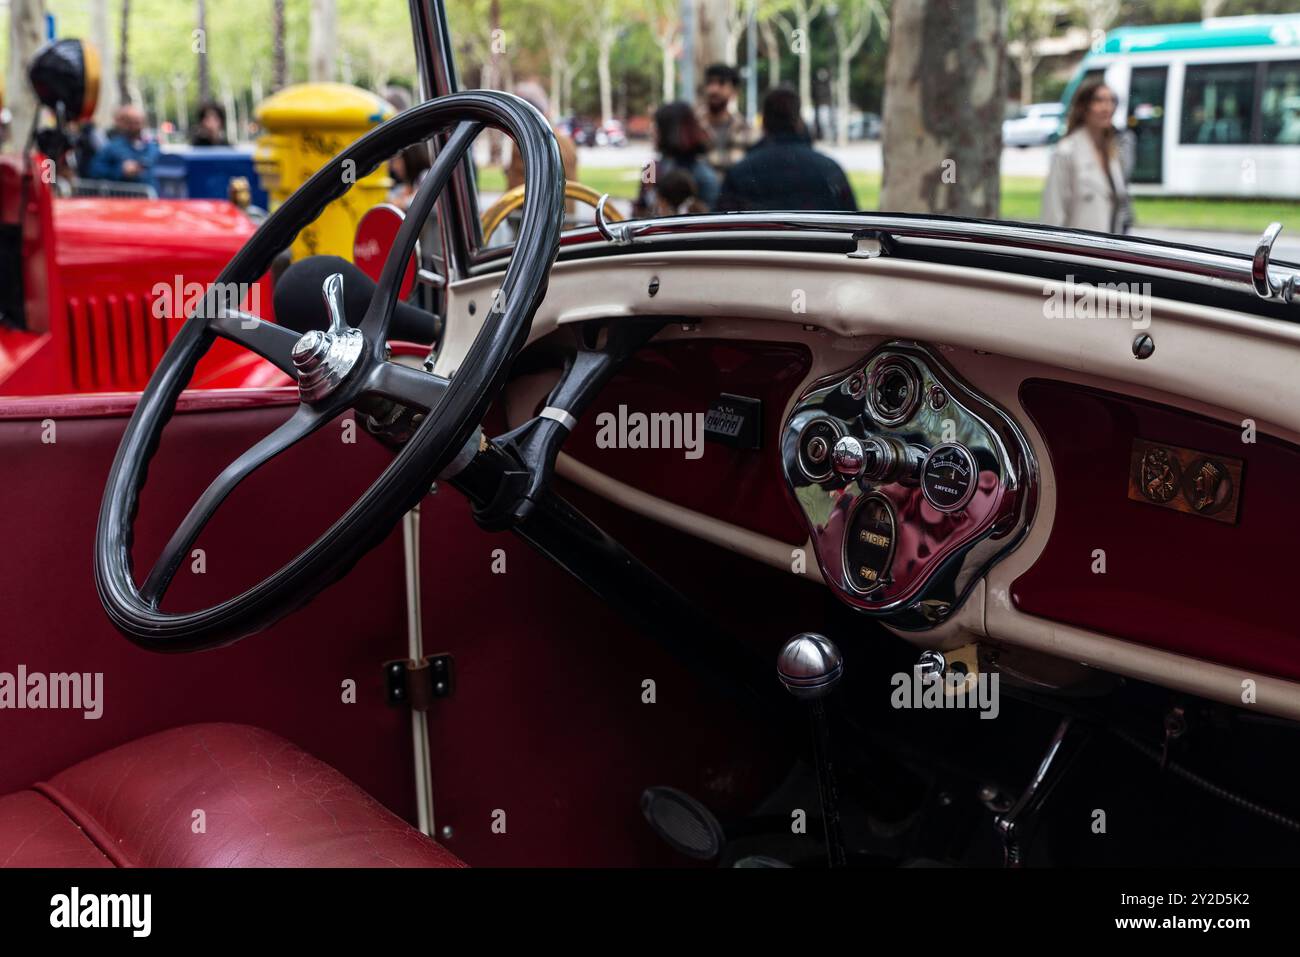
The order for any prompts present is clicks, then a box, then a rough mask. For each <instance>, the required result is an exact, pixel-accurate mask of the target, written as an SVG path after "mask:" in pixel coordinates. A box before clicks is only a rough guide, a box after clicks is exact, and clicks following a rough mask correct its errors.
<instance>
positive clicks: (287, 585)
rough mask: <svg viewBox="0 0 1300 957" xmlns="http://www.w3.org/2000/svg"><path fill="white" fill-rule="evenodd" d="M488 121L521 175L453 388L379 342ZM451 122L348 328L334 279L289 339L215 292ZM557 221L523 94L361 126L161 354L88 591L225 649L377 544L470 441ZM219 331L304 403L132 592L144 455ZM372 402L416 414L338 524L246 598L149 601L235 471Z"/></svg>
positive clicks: (193, 642)
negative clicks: (477, 325)
mask: <svg viewBox="0 0 1300 957" xmlns="http://www.w3.org/2000/svg"><path fill="white" fill-rule="evenodd" d="M484 126H492V127H495V128H497V129H500V130H502V131H504V132H505V133H507V134H508V135H509V136H510V137H511V138H512V139H513V140H514V142H515V144H516V146H517V148H518V149H519V150H520V151H521V153H522V155H523V161H524V176H525V183H526V184H527V191H526V196H525V200H524V211H523V222H522V226H521V229H520V233H519V241H518V243H517V244H516V247H515V252H514V255H513V257H512V258H511V260H510V264H509V266H508V268H507V269H506V274H505V277H504V279H503V280H502V282H501V287H500V291H499V293H498V294H497V295H496V296H495V297H494V298H493V301H492V305H491V307H490V308H489V309H488V312H487V315H486V316H485V317H484V321H483V326H482V329H481V330H480V331H479V333H478V336H477V338H476V339H475V340H474V343H473V345H472V346H471V348H470V350H469V352H468V353H467V355H466V356H465V359H464V361H463V362H462V363H461V365H460V368H459V369H458V371H457V373H456V375H455V377H454V378H453V379H452V380H450V381H448V380H447V379H443V378H441V377H439V376H435V375H431V374H428V373H425V372H422V371H419V370H416V369H412V368H410V367H408V366H402V365H398V364H395V363H393V362H390V361H388V360H386V358H385V346H386V342H387V337H388V328H389V324H390V322H391V321H392V317H393V312H394V309H395V307H396V303H397V299H398V291H399V289H400V287H401V280H402V278H403V273H404V271H405V269H406V266H407V263H408V260H409V259H410V256H411V254H412V252H413V250H414V248H415V241H416V239H417V237H418V235H419V232H420V229H421V227H422V225H423V223H424V221H425V220H426V219H427V218H428V216H429V214H430V213H431V212H432V210H433V206H434V203H435V201H436V200H437V198H438V195H439V194H440V193H441V192H442V189H443V188H444V186H445V185H446V183H447V180H448V179H449V178H450V176H451V174H452V171H453V170H454V169H455V167H456V165H457V164H458V163H459V162H460V161H461V160H462V158H463V157H464V155H465V150H466V149H467V148H468V147H469V145H470V143H471V142H473V140H474V138H475V137H476V136H477V135H478V133H479V132H480V131H481V130H482V129H483V127H484ZM448 128H451V132H450V135H449V136H448V138H447V140H446V141H445V143H444V145H443V146H442V148H441V150H440V151H439V153H438V157H437V160H436V162H435V163H434V164H433V167H432V169H430V170H429V172H428V173H427V174H426V176H425V179H424V181H423V183H422V184H421V185H420V186H419V188H418V190H417V191H416V195H415V197H414V199H413V200H412V202H411V205H410V208H409V210H408V215H407V218H406V221H405V222H404V223H403V225H402V228H401V230H400V231H399V232H398V235H397V239H396V241H395V242H394V245H393V249H392V250H391V251H390V252H389V255H388V259H387V260H386V262H385V263H384V268H383V271H382V273H381V275H380V278H379V283H378V286H377V288H376V289H375V294H374V296H373V298H372V299H371V300H370V305H369V307H368V308H367V310H366V313H365V317H364V318H363V319H362V320H361V323H360V325H359V326H358V327H357V328H350V327H349V326H348V324H347V320H346V316H345V315H344V313H343V296H342V289H341V278H340V277H338V276H334V277H331V279H329V280H327V281H326V283H325V287H326V288H325V290H324V295H325V298H326V303H327V306H328V308H329V311H330V314H331V315H330V318H331V326H330V330H329V331H328V332H321V331H317V330H313V331H310V332H307V333H306V334H305V335H300V334H299V333H297V332H292V331H290V330H288V329H286V328H284V327H282V326H278V325H275V324H273V323H269V322H265V321H263V320H261V319H258V318H255V317H252V316H249V315H246V314H243V313H240V312H238V311H237V309H236V308H232V307H231V305H230V304H229V303H224V302H222V301H221V297H220V296H219V293H218V292H217V290H220V289H223V288H239V287H231V286H228V285H226V284H228V283H252V282H255V281H257V280H258V278H259V277H261V276H262V275H263V274H264V273H265V272H266V270H267V269H268V268H269V267H270V265H271V261H272V259H273V258H274V257H275V256H276V255H277V254H278V253H279V252H280V251H281V250H282V249H284V248H286V247H288V246H289V244H290V243H292V242H293V240H294V237H296V236H297V234H298V232H299V231H300V230H301V229H302V228H303V227H305V226H307V225H308V224H310V223H311V222H312V221H313V220H314V219H315V218H316V217H317V215H319V213H320V212H321V210H322V209H324V207H325V206H326V205H327V204H329V203H330V202H332V201H333V200H335V199H337V198H338V197H339V196H341V195H343V194H344V193H345V192H347V190H348V188H349V186H350V184H351V183H354V182H356V181H357V180H358V179H359V178H361V177H363V176H366V175H367V174H369V173H370V172H371V171H373V170H374V169H375V168H377V167H378V165H379V164H380V163H382V162H385V161H387V159H388V158H389V157H390V156H392V155H393V154H394V153H396V152H397V151H398V150H400V149H403V148H405V147H407V146H410V145H412V144H415V143H418V142H421V141H423V140H427V139H428V138H430V137H431V136H433V135H434V134H435V133H438V132H441V131H444V130H447V129H448ZM563 217H564V168H563V166H562V165H561V162H560V152H559V148H558V146H557V145H556V141H555V136H554V134H553V133H552V132H551V128H550V126H549V125H548V124H547V122H546V120H545V119H544V118H543V117H542V115H541V114H540V113H539V112H537V110H536V109H534V108H533V107H532V106H529V105H528V104H527V103H525V102H524V101H523V100H521V99H519V98H518V97H515V96H511V95H509V94H505V93H497V92H490V91H479V92H469V93H457V94H453V95H451V96H446V97H443V98H441V99H438V100H433V101H430V102H428V103H423V104H421V105H419V106H416V107H413V108H412V109H410V110H407V111H406V112H404V113H401V114H399V115H398V116H395V117H393V118H392V119H391V120H389V121H388V122H386V123H384V124H382V125H380V126H378V127H376V128H375V129H373V130H371V131H370V132H369V133H367V134H366V135H365V136H363V137H362V138H361V139H359V140H357V141H356V142H355V143H354V144H352V146H350V147H348V149H346V150H345V151H344V152H342V153H340V154H339V155H338V156H336V157H335V158H334V159H333V160H332V161H331V162H330V163H329V164H327V165H326V166H325V167H323V168H322V169H321V170H320V171H319V172H317V173H316V174H315V175H314V176H312V177H311V179H309V180H308V181H307V182H306V183H304V184H303V185H302V187H301V188H300V189H298V190H297V191H296V192H295V193H294V194H293V195H292V196H290V197H289V199H288V200H286V201H285V202H284V204H283V205H282V206H281V207H280V208H279V209H277V210H276V211H275V212H274V213H273V214H272V215H271V216H270V217H269V218H268V219H267V220H266V221H265V222H264V223H263V224H262V226H261V227H260V228H259V229H258V230H257V232H256V233H254V234H253V236H252V237H251V238H250V239H249V241H248V243H247V245H245V246H244V248H243V249H241V250H240V251H239V252H238V253H237V254H236V255H235V257H234V258H233V259H232V260H231V261H230V264H229V265H228V266H226V268H225V270H224V271H223V272H222V273H221V275H220V277H218V280H217V284H216V285H215V286H214V292H213V293H210V294H209V296H208V298H207V299H206V300H205V301H204V303H203V305H202V307H201V308H200V309H199V310H197V311H196V312H195V313H194V314H192V315H191V316H190V317H189V318H188V319H187V321H186V322H185V324H184V326H182V328H181V330H180V331H179V333H178V334H177V336H176V338H175V340H173V342H172V344H171V345H170V346H169V347H168V349H167V352H166V354H165V355H164V356H163V358H162V361H161V363H160V364H159V366H158V368H157V369H156V370H155V371H154V374H153V377H152V378H151V379H150V380H149V385H148V386H147V387H146V388H145V390H144V394H143V395H142V396H141V398H140V402H139V404H138V405H137V406H136V409H135V413H134V414H133V415H132V416H131V420H130V422H128V423H127V427H126V433H125V435H123V437H122V443H121V445H120V446H119V447H118V450H117V457H116V458H115V459H114V460H113V467H112V470H111V471H110V473H109V476H108V484H107V486H106V488H105V489H104V500H103V502H102V504H101V506H100V511H99V525H98V528H97V530H96V536H95V584H96V587H97V588H98V590H99V598H100V601H101V602H102V603H103V605H104V610H105V611H106V612H107V613H108V617H109V619H110V620H111V621H112V623H113V624H114V625H115V626H116V627H117V629H118V630H119V631H121V632H122V634H124V635H125V636H126V637H127V638H129V639H131V640H132V641H133V642H135V643H136V644H138V645H140V646H142V647H145V648H148V649H151V650H154V651H173V652H174V651H194V650H197V649H201V648H211V647H215V646H218V645H223V644H229V643H231V642H234V641H237V640H238V639H240V638H243V637H245V636H247V635H250V634H253V633H254V632H257V631H260V630H261V629H263V628H265V627H266V626H268V625H270V624H271V623H272V622H274V621H276V620H278V619H279V618H281V617H283V616H284V615H286V614H288V613H289V612H291V611H294V610H295V609H297V608H299V607H301V606H302V605H304V604H306V603H307V602H308V601H310V600H311V599H312V598H313V597H315V595H316V594H317V593H319V592H320V591H322V590H323V589H324V588H325V587H327V586H328V585H330V584H332V583H333V582H335V581H337V580H338V579H339V578H341V577H342V576H343V575H344V574H346V573H347V571H348V570H349V569H351V568H352V566H353V565H354V564H355V563H356V562H357V560H358V559H360V558H361V556H362V555H364V554H365V553H366V552H367V551H369V550H370V549H371V548H374V547H375V546H376V545H378V544H379V543H380V542H381V541H382V540H383V539H384V538H385V536H387V535H388V533H389V532H390V531H391V530H392V528H393V527H394V526H395V525H396V524H397V522H398V521H400V519H401V517H402V515H403V514H405V513H406V512H407V511H408V510H409V509H410V508H412V507H413V506H414V505H415V504H416V503H417V502H419V501H420V499H421V498H422V497H423V496H424V495H425V494H426V493H427V491H428V489H429V486H430V484H431V483H432V482H433V480H434V479H435V478H436V477H437V476H438V475H439V474H440V473H441V472H442V471H443V470H444V469H445V468H447V466H448V465H449V464H450V463H451V462H452V461H453V459H455V458H456V457H457V456H458V455H459V454H460V453H461V452H462V451H463V450H465V449H466V446H467V443H468V442H469V441H470V439H471V437H472V436H473V435H474V433H475V430H476V429H477V427H478V424H479V421H480V420H481V419H482V417H483V414H484V412H485V411H486V410H487V407H488V405H489V403H490V402H491V401H492V399H493V397H494V396H495V395H496V394H497V392H498V391H499V390H500V388H501V386H502V384H503V383H504V380H505V377H506V375H507V373H508V372H509V368H510V364H511V361H512V360H513V359H514V357H515V356H516V355H517V354H518V352H519V350H520V349H521V348H523V345H524V343H525V342H526V341H527V338H528V332H529V329H530V327H531V324H532V319H533V315H534V313H535V312H536V311H537V307H538V306H539V305H540V304H541V301H542V298H543V296H544V295H545V293H546V285H547V280H548V277H549V274H550V267H551V264H552V263H553V262H554V261H555V256H556V253H557V252H558V249H559V237H560V228H561V224H562V221H563ZM236 305H237V304H236ZM217 336H220V337H223V338H226V339H230V340H232V341H234V342H238V343H239V344H240V345H242V346H244V347H245V348H248V349H250V350H252V351H253V352H255V353H257V354H258V355H260V356H262V357H263V358H265V359H267V360H269V361H270V362H272V363H274V364H275V365H276V366H278V367H279V368H280V369H282V370H283V371H284V372H286V373H288V374H289V375H292V376H295V377H296V378H297V379H298V387H299V393H300V394H299V404H298V407H297V409H296V410H295V411H294V413H293V415H292V416H290V418H289V419H288V420H287V421H286V422H285V423H284V424H282V425H281V426H279V427H278V428H277V429H275V430H274V431H272V432H271V433H270V434H269V435H267V436H266V437H265V438H264V439H262V440H261V441H260V442H258V443H257V444H255V445H254V446H253V447H252V448H250V449H249V450H248V451H247V452H245V453H244V454H243V455H241V456H240V457H239V458H237V459H236V460H235V461H234V462H232V463H231V464H230V465H229V466H227V467H226V468H225V469H224V470H223V471H222V472H221V474H220V475H218V476H217V478H216V479H214V480H213V482H212V484H211V485H209V486H208V488H207V489H206V490H205V491H204V492H203V494H202V495H201V496H200V497H199V499H198V501H197V502H195V504H194V506H193V507H192V508H191V509H190V511H189V514H188V515H186V517H185V519H184V520H183V521H182V522H181V524H180V526H179V527H178V528H177V529H176V531H175V533H174V534H173V535H172V536H171V539H170V540H169V541H168V542H167V544H166V546H165V547H164V548H163V550H162V554H161V555H160V556H159V558H158V560H157V562H156V564H155V565H154V566H153V569H152V570H151V571H150V572H149V575H148V577H147V578H146V579H145V581H144V584H143V585H142V586H139V587H137V586H136V583H135V578H134V575H133V573H132V562H131V543H132V526H133V522H134V519H135V514H136V509H137V506H138V503H139V495H140V490H141V488H142V487H143V485H144V481H145V476H146V473H147V471H148V466H149V461H150V459H151V458H152V457H153V454H154V452H155V450H156V449H157V447H158V442H159V439H160V437H161V434H162V430H163V426H164V425H165V424H166V423H167V420H168V419H170V418H171V416H172V413H173V412H174V410H175V407H176V400H177V398H178V396H179V395H180V393H181V390H183V389H184V388H185V386H186V385H188V383H189V380H190V376H191V375H192V373H193V371H194V367H195V365H196V363H197V362H198V361H199V359H200V358H202V356H203V355H204V353H205V352H207V350H208V348H209V347H210V346H211V345H212V343H213V342H214V341H215V338H216V337H217ZM376 396H378V397H381V398H383V399H387V400H390V401H393V402H396V403H399V404H401V405H403V406H407V407H409V408H419V409H422V410H425V413H426V414H425V415H424V418H423V419H422V420H421V421H420V424H419V426H418V427H417V428H416V429H415V431H414V433H413V434H412V435H411V437H410V439H409V440H408V441H407V442H406V444H405V445H404V446H403V447H402V448H401V450H400V451H399V452H398V453H397V455H396V457H395V458H394V459H393V461H392V462H391V463H390V464H389V466H388V467H387V468H386V469H385V470H384V472H383V473H382V474H381V475H380V476H379V477H378V478H377V479H376V480H375V481H374V483H373V484H372V485H371V486H370V487H369V488H368V489H367V490H366V491H365V492H364V493H363V494H362V496H361V497H360V498H359V499H358V500H357V501H356V502H355V503H353V505H352V506H351V507H350V508H349V509H348V510H347V512H345V513H344V514H343V516H342V517H340V518H339V519H338V521H336V522H335V523H334V524H333V525H332V526H330V528H329V529H328V530H327V531H326V532H325V533H324V534H323V535H322V536H321V537H320V538H319V539H317V540H316V541H315V542H313V543H312V544H311V545H310V546H308V547H307V548H306V549H305V550H304V551H303V552H302V553H301V554H299V555H298V556H297V557H296V558H294V559H293V560H292V561H290V562H289V563H288V564H287V565H285V566H283V567H282V568H280V570H279V571H277V572H275V573H274V574H272V575H271V576H270V577H268V578H266V579H264V580H263V581H261V582H260V583H258V584H257V585H255V586H253V587H252V588H250V589H248V590H247V591H245V592H244V593H243V594H241V595H237V596H235V597H233V598H230V599H228V600H226V601H223V602H221V603H220V604H218V605H213V606H211V607H209V608H204V609H202V610H200V611H192V612H185V613H179V614H170V613H165V612H162V611H160V610H159V603H160V602H161V601H162V598H163V595H164V594H165V592H166V590H167V587H168V585H169V584H170V583H171V580H172V577H173V576H174V574H175V573H176V570H177V568H178V567H179V566H180V564H181V562H182V561H184V560H185V557H186V555H187V554H188V553H189V550H190V547H191V546H192V544H193V543H194V541H195V539H197V538H198V535H199V533H200V532H201V531H202V530H203V528H204V526H205V525H206V524H207V523H208V521H209V519H211V518H212V515H213V514H214V513H215V511H216V510H217V507H218V506H219V505H220V504H221V502H222V501H223V500H224V499H225V498H226V496H227V495H229V494H230V492H231V491H232V490H233V489H234V488H235V487H236V486H237V485H238V484H239V483H240V482H241V481H242V480H243V479H244V478H246V477H247V476H248V475H249V474H250V473H252V472H253V471H254V470H255V469H257V468H258V467H260V466H261V465H263V464H264V463H266V462H267V461H269V460H270V459H272V458H273V457H275V456H276V455H279V454H280V453H281V452H283V451H285V450H286V449H288V448H289V447H290V446H292V445H294V444H295V443H296V442H298V441H300V440H302V439H303V438H305V437H306V436H308V435H310V434H311V433H313V432H315V431H316V430H317V429H319V428H320V427H321V426H323V425H325V424H326V423H328V422H330V421H331V420H332V419H334V418H335V417H337V416H338V415H340V414H342V413H343V412H345V411H346V410H347V409H348V408H351V407H354V406H355V405H356V404H357V403H358V402H365V401H373V400H374V397H376ZM470 451H472V450H470Z"/></svg>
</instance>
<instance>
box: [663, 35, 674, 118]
mask: <svg viewBox="0 0 1300 957" xmlns="http://www.w3.org/2000/svg"><path fill="white" fill-rule="evenodd" d="M660 50H661V51H662V54H663V79H664V82H663V87H662V90H661V92H662V94H663V102H665V103H671V102H672V101H673V97H674V95H675V94H676V91H677V54H676V51H674V50H673V43H672V41H671V40H669V41H667V42H666V43H664V44H663V45H662V46H661V47H660Z"/></svg>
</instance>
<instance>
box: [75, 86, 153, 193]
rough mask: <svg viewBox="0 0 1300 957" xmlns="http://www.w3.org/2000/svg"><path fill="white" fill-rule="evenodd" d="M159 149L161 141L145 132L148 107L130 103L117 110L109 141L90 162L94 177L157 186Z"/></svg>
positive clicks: (91, 172) (91, 175)
mask: <svg viewBox="0 0 1300 957" xmlns="http://www.w3.org/2000/svg"><path fill="white" fill-rule="evenodd" d="M158 152H159V151H158V143H157V141H156V140H155V139H154V138H153V137H152V136H150V135H148V134H147V133H146V132H145V128H144V110H142V109H140V107H138V106H134V105H132V104H129V103H128V104H126V105H125V106H122V107H119V108H118V111H117V113H115V114H114V116H113V129H112V131H111V132H110V133H109V134H108V141H107V142H106V143H105V144H104V146H103V148H102V149H101V150H100V151H99V152H98V153H96V154H95V158H94V159H93V160H92V161H91V163H90V178H91V179H108V180H114V181H117V182H121V183H144V184H146V185H149V186H153V185H154V175H153V168H154V164H155V163H156V162H157V161H158Z"/></svg>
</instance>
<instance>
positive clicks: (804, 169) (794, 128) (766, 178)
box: [716, 87, 858, 212]
mask: <svg viewBox="0 0 1300 957" xmlns="http://www.w3.org/2000/svg"><path fill="white" fill-rule="evenodd" d="M716 208H717V209H718V210H719V211H720V212H730V211H733V210H777V209H781V210H785V209H818V210H835V211H838V212H854V211H856V210H857V208H858V204H857V200H855V199H854V198H853V188H852V187H851V186H850V185H849V180H848V177H847V176H845V175H844V170H843V169H841V168H840V164H839V163H837V162H835V160H833V159H831V158H830V157H829V156H826V155H824V154H822V153H818V152H817V151H816V150H815V149H813V148H812V142H811V140H810V139H809V137H808V131H807V128H806V127H805V126H804V122H803V120H802V119H800V117H799V94H797V93H795V92H794V90H791V89H789V88H788V87H777V88H776V89H774V90H771V91H769V92H768V94H767V96H765V97H764V98H763V138H762V139H761V140H759V141H758V142H757V143H756V144H754V146H753V148H752V149H751V150H750V151H749V152H748V153H747V154H746V155H745V158H744V159H743V160H741V161H740V162H739V163H737V164H736V165H735V166H733V167H731V169H730V170H728V171H727V178H726V179H725V180H723V183H722V193H721V195H720V196H719V197H718V202H717V207H716Z"/></svg>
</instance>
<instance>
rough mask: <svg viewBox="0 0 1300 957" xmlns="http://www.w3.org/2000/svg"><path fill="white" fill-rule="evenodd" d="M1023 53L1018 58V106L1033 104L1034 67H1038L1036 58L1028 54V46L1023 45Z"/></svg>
mask: <svg viewBox="0 0 1300 957" xmlns="http://www.w3.org/2000/svg"><path fill="white" fill-rule="evenodd" d="M1023 49H1024V52H1022V53H1021V54H1020V57H1019V63H1018V65H1019V67H1020V105H1021V106H1028V105H1029V104H1030V103H1033V102H1034V67H1036V66H1038V57H1036V56H1034V55H1033V53H1031V52H1029V49H1030V44H1028V43H1026V44H1024V47H1023Z"/></svg>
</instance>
